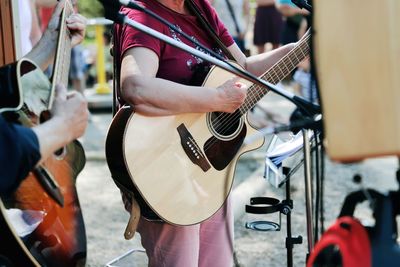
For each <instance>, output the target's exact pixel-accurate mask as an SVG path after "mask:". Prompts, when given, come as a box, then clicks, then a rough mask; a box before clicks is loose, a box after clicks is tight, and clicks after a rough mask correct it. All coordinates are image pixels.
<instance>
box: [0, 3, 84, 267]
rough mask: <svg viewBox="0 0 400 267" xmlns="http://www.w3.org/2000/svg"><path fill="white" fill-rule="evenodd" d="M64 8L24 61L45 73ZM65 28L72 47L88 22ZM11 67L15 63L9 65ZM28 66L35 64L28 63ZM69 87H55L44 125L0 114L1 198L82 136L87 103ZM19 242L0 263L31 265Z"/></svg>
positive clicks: (75, 18)
mask: <svg viewBox="0 0 400 267" xmlns="http://www.w3.org/2000/svg"><path fill="white" fill-rule="evenodd" d="M63 7H64V1H61V2H60V3H59V4H58V5H57V7H56V9H55V11H54V13H53V16H52V18H51V21H50V23H49V25H48V27H47V29H46V31H45V32H44V34H43V36H42V38H41V39H40V40H39V42H38V44H37V45H36V46H35V47H34V48H33V49H32V50H31V51H30V52H29V53H28V54H27V55H26V56H25V58H26V59H23V61H25V62H28V63H29V62H31V61H27V60H28V59H29V60H32V61H33V62H34V63H36V64H37V65H39V66H40V67H41V69H42V70H44V69H46V67H47V66H48V65H49V63H51V61H52V58H54V53H55V50H56V47H57V36H58V35H59V24H60V16H61V13H62V11H63ZM66 27H67V28H68V30H69V31H70V33H71V45H72V46H74V45H77V44H79V43H81V42H82V41H83V38H84V35H85V29H86V19H85V18H84V17H83V16H81V15H80V14H73V15H71V16H70V17H68V18H67V19H66ZM14 64H16V63H14ZM22 64H24V63H22ZM11 65H13V64H10V65H9V66H11ZM28 66H35V65H32V64H30V63H29V64H28ZM0 71H1V69H0ZM1 82H2V84H1V86H0V90H8V91H10V90H11V89H10V88H11V86H12V84H8V83H7V80H5V79H3V80H1ZM66 86H67V85H66V84H57V85H56V92H55V97H54V102H53V105H52V108H51V110H50V113H51V117H50V118H49V119H48V120H46V121H45V122H43V123H41V124H38V125H35V126H33V127H31V128H30V127H26V126H23V125H20V124H17V123H14V122H10V121H8V120H6V119H5V117H4V116H3V114H0V147H1V149H0V196H1V197H2V198H3V197H4V196H8V195H9V194H11V193H13V192H14V191H15V190H16V188H17V187H18V186H19V185H20V184H21V182H23V180H24V178H26V177H27V176H28V173H29V172H31V171H32V170H33V169H34V168H35V167H37V166H39V165H40V164H41V163H43V162H44V161H45V160H46V159H47V158H49V157H50V156H54V153H55V152H56V151H57V150H59V149H61V148H63V147H64V146H66V145H67V144H69V143H71V142H72V141H73V140H75V139H77V138H78V137H80V136H82V135H83V133H84V131H85V129H86V126H87V122H88V115H89V111H88V108H87V102H86V101H85V99H84V97H83V96H82V95H81V94H79V93H77V92H72V93H67V90H66ZM2 93H3V92H0V95H3V94H2ZM3 100H4V99H3ZM3 102H6V101H3ZM2 108H4V107H1V106H0V110H1V109H2ZM31 190H34V189H33V188H32V189H31ZM2 205H3V204H2ZM6 221H7V218H4V217H2V219H1V225H2V227H1V228H2V229H3V230H5V228H6V227H5V226H4V225H3V224H4V222H6ZM2 237H3V241H4V242H7V240H8V239H7V234H6V233H4V232H3V233H2ZM17 243H18V242H15V243H11V244H10V243H8V245H7V247H9V248H10V250H11V253H12V254H10V255H4V254H3V250H1V251H0V255H1V254H3V255H1V257H0V261H3V260H5V261H11V262H12V263H13V266H14V265H15V266H28V265H27V264H28V263H27V262H26V261H24V260H25V255H24V254H23V253H18V247H17V246H16V244H17ZM13 245H15V246H13ZM3 249H4V247H3ZM30 264H32V263H30ZM32 265H34V264H32Z"/></svg>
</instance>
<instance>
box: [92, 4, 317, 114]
mask: <svg viewBox="0 0 400 267" xmlns="http://www.w3.org/2000/svg"><path fill="white" fill-rule="evenodd" d="M99 1H100V2H102V4H103V5H104V10H105V16H106V18H107V19H110V20H112V21H114V22H115V23H119V24H126V25H129V26H130V27H133V28H135V29H137V30H139V31H142V32H145V33H146V34H149V35H150V36H152V37H154V38H157V39H159V40H161V41H163V42H165V43H167V44H169V45H172V46H174V47H176V48H179V49H181V50H183V51H185V52H187V53H190V54H192V55H195V56H197V57H199V58H201V59H203V60H206V61H208V62H210V63H212V64H214V65H216V66H218V67H220V68H222V69H224V70H226V71H228V72H230V73H233V74H235V75H237V76H239V77H241V78H243V79H246V80H248V81H250V82H253V83H255V84H258V85H260V86H264V87H267V88H269V89H270V90H271V91H272V92H274V93H276V94H278V95H280V96H282V97H284V98H286V99H288V100H289V101H291V102H292V103H294V104H295V105H296V106H297V107H299V108H300V109H301V110H302V111H304V113H305V114H308V115H309V116H312V115H315V114H319V113H321V108H320V106H319V105H316V104H314V103H311V102H309V101H307V100H305V99H304V98H302V97H300V96H296V95H295V94H293V93H290V92H287V91H285V90H282V89H280V88H278V87H277V86H275V85H274V84H272V83H269V82H267V81H264V80H262V79H260V78H258V77H256V76H254V75H253V74H251V73H249V72H247V71H245V70H244V69H241V68H239V67H237V66H235V65H233V64H231V63H229V62H227V61H223V60H220V59H218V58H215V57H212V56H210V55H208V54H205V53H203V52H201V51H199V50H196V49H194V48H193V47H190V46H188V45H186V44H184V43H182V42H179V41H177V40H175V39H173V38H171V37H168V36H166V35H164V34H162V33H160V32H158V31H156V30H154V29H152V28H150V27H147V26H145V25H143V24H141V23H139V22H136V21H134V20H132V19H130V18H128V17H127V16H126V15H124V14H122V13H121V12H119V9H120V7H121V5H124V6H128V7H130V8H136V9H139V10H144V8H143V7H142V6H139V5H137V4H136V3H134V2H131V1H129V0H119V2H118V1H116V0H99ZM146 13H147V14H149V15H151V16H153V15H152V14H151V13H150V12H146ZM160 21H161V20H160ZM162 22H163V23H164V21H162ZM167 26H169V25H167ZM178 32H180V33H181V31H179V30H178ZM191 41H192V40H191ZM203 47H204V46H203Z"/></svg>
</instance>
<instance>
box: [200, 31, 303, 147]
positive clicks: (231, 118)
mask: <svg viewBox="0 0 400 267" xmlns="http://www.w3.org/2000/svg"><path fill="white" fill-rule="evenodd" d="M305 39H307V41H308V39H309V36H307V37H305V38H304V40H305ZM304 44H305V45H304ZM304 46H305V47H304ZM309 49H310V48H309V45H308V43H307V42H302V43H300V44H299V45H298V46H296V47H295V48H293V49H292V50H291V51H289V53H288V55H287V56H286V57H284V58H283V59H282V60H280V61H278V62H277V63H276V64H275V65H274V66H273V67H271V69H274V67H275V66H277V67H276V68H278V69H279V70H280V72H281V74H284V73H285V72H284V71H283V70H282V68H281V67H280V65H282V64H283V63H285V64H283V65H284V67H285V68H286V71H287V73H289V72H290V69H289V68H288V67H287V65H286V64H287V63H286V62H285V60H290V58H291V57H295V58H296V60H297V61H298V63H300V61H301V60H303V59H304V58H305V57H307V56H308V54H309ZM303 50H305V51H303ZM296 52H300V53H301V54H302V56H303V59H301V60H300V59H299V58H298V57H297V53H296ZM289 54H290V55H289ZM292 54H294V55H295V56H293V55H292ZM290 63H292V64H291V65H292V67H293V65H297V64H298V63H297V64H293V62H292V61H290ZM294 67H295V66H294ZM294 67H293V69H294ZM268 72H269V71H267V73H266V74H264V76H267V74H268ZM275 73H276V72H275ZM264 76H263V77H264ZM282 76H283V75H282ZM279 79H280V78H279V77H278V80H279ZM254 87H255V88H256V89H264V88H265V87H260V86H258V85H255V84H253V85H252V86H251V87H250V88H254ZM250 88H249V89H250ZM253 90H254V89H253ZM265 90H266V91H265ZM265 90H264V91H262V92H260V91H261V90H255V91H256V92H255V93H252V92H250V95H251V96H250V99H251V98H252V97H253V96H254V94H258V97H260V96H261V95H263V96H264V95H265V94H266V93H268V92H269V90H268V89H265ZM246 99H247V97H246ZM259 99H261V98H259ZM259 99H258V100H259ZM258 100H257V101H258ZM245 101H246V100H245ZM257 101H256V102H255V103H251V104H249V106H253V105H255V104H256V103H257ZM242 106H243V105H242ZM249 106H247V104H245V108H246V109H247V111H248V110H249ZM238 110H239V115H238V114H237V113H236V112H235V113H224V114H223V115H220V116H219V117H217V118H216V119H215V120H214V121H211V123H212V124H213V125H214V124H215V125H217V126H216V128H218V127H221V126H222V127H223V128H222V129H218V130H219V131H220V132H221V131H222V132H223V131H226V130H227V129H229V127H231V125H232V122H237V121H238V120H239V119H240V118H241V117H242V116H243V115H244V114H245V113H243V114H240V113H241V107H240V108H239V109H238ZM247 111H246V112H247ZM216 120H218V121H221V122H222V123H219V122H218V123H215V121H216ZM216 130H217V129H216ZM216 142H217V140H216V141H213V142H210V143H209V144H208V145H205V146H204V150H208V149H209V148H210V147H211V146H213V145H214V144H215V143H216Z"/></svg>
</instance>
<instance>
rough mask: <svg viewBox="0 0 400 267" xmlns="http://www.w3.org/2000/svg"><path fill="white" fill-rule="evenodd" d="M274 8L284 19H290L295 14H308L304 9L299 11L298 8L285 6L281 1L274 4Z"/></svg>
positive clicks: (291, 5)
mask: <svg viewBox="0 0 400 267" xmlns="http://www.w3.org/2000/svg"><path fill="white" fill-rule="evenodd" d="M275 6H276V8H277V9H278V11H279V12H280V13H281V14H282V15H283V16H284V17H291V16H294V15H297V14H300V15H309V14H310V12H308V11H307V10H305V9H303V8H302V9H300V8H299V7H297V6H295V5H294V4H291V2H290V4H286V3H285V2H282V1H276V4H275Z"/></svg>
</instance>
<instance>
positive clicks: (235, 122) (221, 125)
mask: <svg viewBox="0 0 400 267" xmlns="http://www.w3.org/2000/svg"><path fill="white" fill-rule="evenodd" d="M207 121H208V125H209V127H210V128H211V132H212V133H213V134H214V135H215V136H216V137H217V138H218V139H221V140H230V139H233V138H235V137H236V135H237V134H238V133H239V132H240V130H241V129H242V127H243V120H242V117H241V115H240V114H239V113H238V112H234V113H223V112H212V113H208V116H207Z"/></svg>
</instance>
